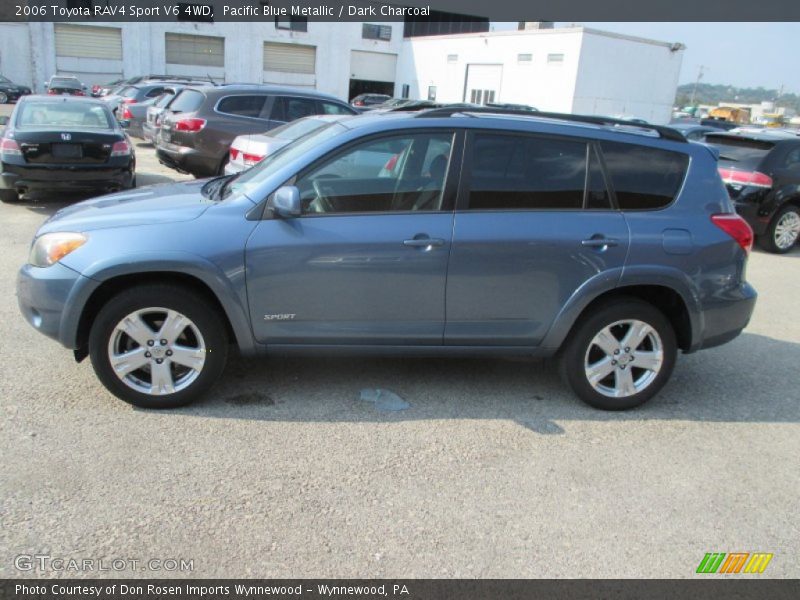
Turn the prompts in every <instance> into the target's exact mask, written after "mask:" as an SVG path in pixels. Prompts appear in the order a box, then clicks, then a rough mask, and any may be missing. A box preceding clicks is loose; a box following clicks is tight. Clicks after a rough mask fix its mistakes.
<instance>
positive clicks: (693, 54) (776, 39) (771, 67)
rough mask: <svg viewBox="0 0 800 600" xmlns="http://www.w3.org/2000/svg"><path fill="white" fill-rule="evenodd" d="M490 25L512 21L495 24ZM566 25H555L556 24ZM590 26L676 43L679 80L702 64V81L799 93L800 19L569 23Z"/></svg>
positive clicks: (683, 80)
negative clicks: (678, 45) (679, 56)
mask: <svg viewBox="0 0 800 600" xmlns="http://www.w3.org/2000/svg"><path fill="white" fill-rule="evenodd" d="M494 25H495V26H496V27H495V28H496V29H507V28H513V29H516V24H513V25H511V24H505V23H495V24H494ZM569 25H571V23H556V26H557V27H565V26H569ZM575 25H584V26H586V27H593V28H595V29H603V30H606V31H613V32H615V33H624V34H628V35H635V36H639V37H646V38H651V39H655V40H660V41H664V42H680V43H682V44H684V45H685V46H686V50H685V51H684V54H683V64H682V67H681V76H680V83H692V82H694V81H695V79H696V78H697V72H698V69H699V68H700V66H701V65H702V66H703V78H702V79H701V80H700V81H701V82H704V83H711V84H723V85H732V86H736V87H759V86H760V87H764V88H767V89H779V88H780V87H781V85H783V86H784V92H787V93H788V92H791V93H795V94H800V68H798V57H800V23H589V22H586V23H575Z"/></svg>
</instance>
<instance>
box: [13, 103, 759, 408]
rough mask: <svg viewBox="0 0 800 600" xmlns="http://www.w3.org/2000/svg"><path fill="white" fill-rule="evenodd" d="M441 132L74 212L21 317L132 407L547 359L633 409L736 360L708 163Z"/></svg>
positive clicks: (399, 129) (647, 132) (436, 123)
mask: <svg viewBox="0 0 800 600" xmlns="http://www.w3.org/2000/svg"><path fill="white" fill-rule="evenodd" d="M460 110H461V112H459V111H457V110H454V109H449V110H448V109H432V110H429V111H423V112H420V113H416V114H399V113H398V114H396V115H381V116H368V115H364V116H360V117H343V118H342V119H341V120H339V121H335V122H331V123H329V124H327V125H325V126H324V127H321V128H319V129H316V130H315V131H313V132H312V133H310V134H309V135H307V136H306V137H303V138H300V139H299V140H297V141H295V142H294V143H292V144H290V145H288V146H285V147H284V148H283V149H282V150H280V151H279V152H277V153H275V154H274V155H272V156H270V157H268V158H267V159H265V160H264V161H262V162H261V163H259V164H258V165H257V166H256V167H254V168H252V169H250V170H248V171H245V172H243V173H240V174H239V175H236V176H233V177H219V178H216V179H211V180H209V181H204V182H202V181H201V182H188V183H178V184H174V185H173V184H169V185H161V186H155V187H150V188H143V189H138V190H135V191H132V192H123V193H118V194H113V195H108V196H104V197H101V198H97V199H94V200H90V201H87V202H82V203H80V204H77V205H74V206H71V207H68V208H65V209H63V210H61V211H59V212H58V213H56V214H55V215H54V216H53V217H52V218H51V219H50V220H49V221H47V222H46V223H45V224H44V225H43V226H42V227H41V229H40V230H39V231H38V233H37V234H36V238H35V240H34V242H33V245H32V248H31V252H30V260H29V264H27V265H25V266H24V267H22V269H21V271H20V274H19V281H18V288H17V289H18V296H19V303H20V306H21V309H22V312H23V314H24V315H25V318H26V319H27V320H28V321H29V322H30V323H31V324H32V325H33V326H34V327H35V328H36V329H38V330H39V331H41V332H42V333H44V334H46V335H48V336H51V337H53V338H55V339H57V340H59V341H60V342H61V343H62V344H63V345H64V346H66V347H68V348H72V349H74V350H75V356H76V357H77V358H78V359H79V360H80V359H82V358H84V357H85V356H87V355H88V356H90V357H91V361H92V365H93V366H94V369H95V371H96V373H97V375H98V377H99V378H100V380H101V381H102V382H103V384H104V385H105V386H106V387H107V388H108V389H109V390H110V391H111V392H112V393H114V394H115V395H117V396H118V397H120V398H122V399H123V400H126V401H128V402H130V403H132V404H135V405H137V406H143V407H151V408H159V407H174V406H179V405H183V404H186V403H188V402H190V401H192V400H194V399H195V398H197V397H198V396H199V395H200V394H201V393H203V392H205V391H206V390H208V388H209V387H210V386H211V385H212V384H213V383H214V381H215V380H216V379H217V378H218V377H219V376H220V374H221V373H222V370H223V367H224V365H225V362H226V359H227V357H228V347H229V343H231V342H233V343H235V344H236V345H237V346H238V347H239V349H240V351H241V352H242V353H244V354H257V353H267V354H269V353H287V352H295V353H304V352H319V351H320V350H324V351H330V352H342V351H348V352H353V353H355V352H362V353H369V354H373V355H374V354H405V355H449V356H464V355H475V354H480V355H521V356H531V357H548V356H558V359H559V362H560V365H561V371H562V374H563V377H564V379H565V380H566V382H567V383H568V384H569V386H570V387H571V388H572V389H573V390H574V391H575V393H576V394H577V395H578V396H579V397H580V398H582V399H583V400H584V401H586V402H588V403H589V404H591V405H592V406H595V407H598V408H603V409H612V410H613V409H616V410H618V409H625V408H630V407H633V406H636V405H639V404H641V403H642V402H644V401H646V400H647V399H649V398H650V397H652V396H653V395H654V394H655V393H656V392H657V391H658V390H659V389H660V388H661V387H662V386H663V385H664V384H665V382H666V381H667V379H668V378H669V376H670V373H671V371H672V369H673V367H674V365H675V359H676V354H677V350H678V349H680V350H682V351H684V352H693V351H695V350H699V349H701V348H708V347H711V346H715V345H718V344H722V343H724V342H727V341H729V340H731V339H733V338H734V337H735V336H736V335H738V334H739V333H740V332H741V331H742V329H743V328H744V327H745V325H747V322H748V320H749V318H750V315H751V313H752V311H753V306H754V303H755V299H756V293H755V291H754V290H753V288H752V287H751V286H750V285H749V284H748V283H747V282H746V281H745V263H746V259H747V254H748V251H749V250H750V247H751V244H752V231H751V230H750V228H749V226H748V225H747V224H746V223H745V222H744V221H743V220H742V219H741V218H740V217H738V216H737V215H736V214H735V212H734V210H733V207H732V205H731V201H730V199H729V198H728V194H727V192H726V191H725V187H724V185H723V184H722V181H721V179H720V176H719V174H718V172H717V164H716V159H715V156H714V155H713V154H712V151H711V150H710V149H709V148H707V147H706V146H703V145H699V144H694V143H689V142H686V141H684V140H683V138H682V137H681V136H680V134H677V133H675V132H674V131H672V130H669V129H666V128H660V127H650V126H647V127H643V126H637V125H631V124H629V123H625V124H622V123H619V122H611V121H609V120H603V119H600V118H592V117H578V116H567V115H561V116H559V115H548V114H542V113H537V114H535V115H531V116H521V115H510V114H496V113H488V112H482V111H480V110H478V111H477V112H469V113H464V112H463V111H464V110H465V109H463V108H462V109H460Z"/></svg>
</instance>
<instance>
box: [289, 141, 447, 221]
mask: <svg viewBox="0 0 800 600" xmlns="http://www.w3.org/2000/svg"><path fill="white" fill-rule="evenodd" d="M452 146H453V134H452V133H451V132H443V133H424V134H414V135H399V136H392V137H389V138H382V139H378V140H375V139H373V140H369V141H366V142H362V143H360V144H357V145H355V146H353V147H351V148H349V149H348V150H346V151H344V152H343V153H342V154H339V155H338V156H336V157H335V158H333V159H332V160H330V161H328V162H326V163H323V164H322V165H317V166H315V167H312V168H311V170H310V171H308V172H306V173H304V174H301V176H300V177H299V178H298V180H297V182H296V185H297V187H298V188H299V189H300V198H301V199H302V201H303V212H305V213H309V214H319V213H331V214H341V213H369V212H387V211H438V210H441V208H442V203H443V197H444V185H445V175H446V173H447V167H448V165H449V163H450V151H451V149H452Z"/></svg>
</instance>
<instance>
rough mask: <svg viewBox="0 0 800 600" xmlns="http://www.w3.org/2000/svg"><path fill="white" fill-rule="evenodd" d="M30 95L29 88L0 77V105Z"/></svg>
mask: <svg viewBox="0 0 800 600" xmlns="http://www.w3.org/2000/svg"><path fill="white" fill-rule="evenodd" d="M30 93H31V88H29V87H26V86H24V85H17V84H16V83H14V82H13V81H11V80H10V79H9V78H8V77H4V76H3V75H0V104H6V103H8V102H14V101H15V100H19V98H20V97H21V96H27V95H28V94H30Z"/></svg>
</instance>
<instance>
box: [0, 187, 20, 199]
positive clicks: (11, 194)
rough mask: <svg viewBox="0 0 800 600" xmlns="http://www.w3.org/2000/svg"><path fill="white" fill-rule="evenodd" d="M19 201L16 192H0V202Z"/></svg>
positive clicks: (6, 190) (5, 190)
mask: <svg viewBox="0 0 800 600" xmlns="http://www.w3.org/2000/svg"><path fill="white" fill-rule="evenodd" d="M17 200H19V194H18V193H17V190H9V189H4V190H0V202H16V201H17Z"/></svg>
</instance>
